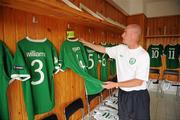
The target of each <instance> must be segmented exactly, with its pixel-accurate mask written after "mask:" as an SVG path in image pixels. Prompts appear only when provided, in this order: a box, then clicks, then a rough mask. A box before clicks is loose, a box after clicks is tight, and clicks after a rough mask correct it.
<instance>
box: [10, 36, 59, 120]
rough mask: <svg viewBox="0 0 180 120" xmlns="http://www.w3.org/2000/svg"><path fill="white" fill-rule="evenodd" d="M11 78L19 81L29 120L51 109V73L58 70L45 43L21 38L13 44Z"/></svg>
mask: <svg viewBox="0 0 180 120" xmlns="http://www.w3.org/2000/svg"><path fill="white" fill-rule="evenodd" d="M13 64H14V68H13V70H12V74H11V77H12V78H14V79H17V80H21V81H22V87H23V93H24V101H25V105H26V110H27V113H28V118H29V120H34V115H35V114H41V113H44V112H48V111H50V110H52V108H53V107H54V104H55V103H54V81H53V74H54V73H57V72H58V70H59V64H58V58H57V53H56V49H55V47H54V46H53V44H52V43H51V42H50V41H49V40H47V39H44V40H32V39H30V38H28V37H27V38H24V39H23V40H21V41H19V42H18V43H17V47H16V53H15V58H14V63H13Z"/></svg>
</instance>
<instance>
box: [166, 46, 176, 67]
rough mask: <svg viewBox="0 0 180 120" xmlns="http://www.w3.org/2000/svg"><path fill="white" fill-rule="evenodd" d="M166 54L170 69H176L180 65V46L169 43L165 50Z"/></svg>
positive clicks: (167, 64)
mask: <svg viewBox="0 0 180 120" xmlns="http://www.w3.org/2000/svg"><path fill="white" fill-rule="evenodd" d="M164 54H165V55H166V66H167V68H169V69H176V68H179V67H180V63H179V55H180V47H179V45H178V44H177V45H167V46H166V47H165V50H164Z"/></svg>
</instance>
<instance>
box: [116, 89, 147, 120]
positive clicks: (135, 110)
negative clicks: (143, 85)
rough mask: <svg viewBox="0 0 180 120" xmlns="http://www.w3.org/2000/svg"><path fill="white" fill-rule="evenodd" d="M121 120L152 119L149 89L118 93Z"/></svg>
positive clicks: (120, 91)
mask: <svg viewBox="0 0 180 120" xmlns="http://www.w3.org/2000/svg"><path fill="white" fill-rule="evenodd" d="M118 115H119V120H150V97H149V92H148V91H147V90H139V91H130V92H126V91H123V90H119V94H118Z"/></svg>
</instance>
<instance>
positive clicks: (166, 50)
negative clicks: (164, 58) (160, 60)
mask: <svg viewBox="0 0 180 120" xmlns="http://www.w3.org/2000/svg"><path fill="white" fill-rule="evenodd" d="M167 52H168V45H167V46H166V47H165V49H164V54H165V55H167Z"/></svg>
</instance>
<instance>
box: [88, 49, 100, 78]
mask: <svg viewBox="0 0 180 120" xmlns="http://www.w3.org/2000/svg"><path fill="white" fill-rule="evenodd" d="M85 49H86V52H87V55H88V73H89V74H90V75H91V76H93V77H94V78H98V74H97V66H98V54H97V52H96V51H94V50H92V49H91V48H89V47H85Z"/></svg>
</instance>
